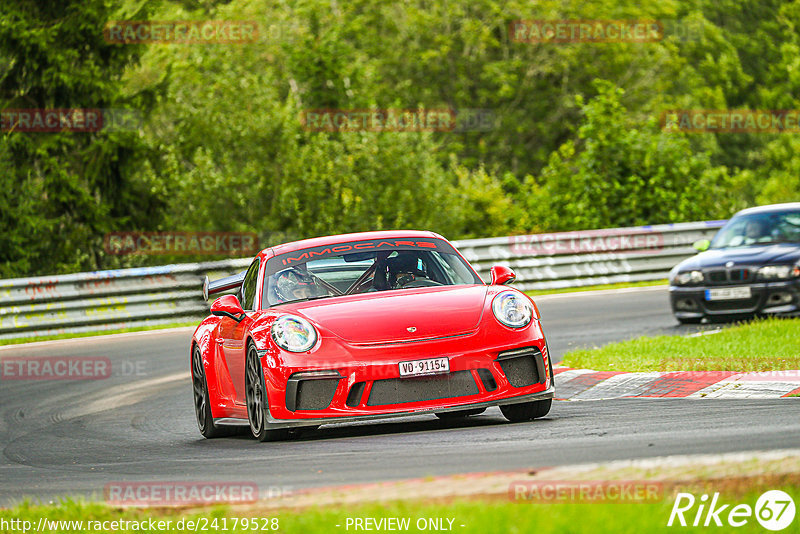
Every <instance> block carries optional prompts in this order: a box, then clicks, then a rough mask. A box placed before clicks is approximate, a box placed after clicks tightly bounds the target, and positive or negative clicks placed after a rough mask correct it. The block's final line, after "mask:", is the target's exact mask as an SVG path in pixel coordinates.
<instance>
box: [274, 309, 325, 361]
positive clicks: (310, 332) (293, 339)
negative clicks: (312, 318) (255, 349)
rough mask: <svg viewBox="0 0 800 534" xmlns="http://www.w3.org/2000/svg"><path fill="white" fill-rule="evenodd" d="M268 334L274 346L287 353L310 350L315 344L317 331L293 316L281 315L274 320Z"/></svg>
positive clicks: (301, 319)
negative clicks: (270, 335)
mask: <svg viewBox="0 0 800 534" xmlns="http://www.w3.org/2000/svg"><path fill="white" fill-rule="evenodd" d="M270 333H271V334H272V340H273V341H274V342H275V344H276V345H278V346H279V347H280V348H282V349H283V350H288V351H289V352H305V351H307V350H311V347H313V346H314V344H315V343H316V342H317V331H316V329H314V327H313V326H312V325H311V323H309V322H308V321H306V320H305V319H303V318H302V317H296V316H294V315H282V316H280V317H278V318H277V319H275V322H274V323H272V328H271V330H270Z"/></svg>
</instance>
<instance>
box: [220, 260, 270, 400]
mask: <svg viewBox="0 0 800 534" xmlns="http://www.w3.org/2000/svg"><path fill="white" fill-rule="evenodd" d="M259 264H260V261H259V259H258V258H256V259H255V260H254V261H253V263H252V264H250V268H249V269H247V274H245V277H244V281H243V282H242V287H241V289H240V290H239V294H238V297H239V302H240V303H241V305H242V309H243V310H244V311H245V318H244V319H243V320H241V321H239V322H236V321H235V320H233V319H231V318H230V317H223V318H222V321H220V329H219V332H220V338H221V341H222V352H223V355H224V357H225V363H226V364H227V366H228V373H229V374H230V377H231V381H232V382H233V388H234V390H235V395H236V397H235V399H234V401H235V402H236V403H237V404H242V405H243V404H245V387H244V376H245V357H246V354H247V347H246V346H245V336H246V335H247V331H248V329H249V327H250V323H251V321H252V319H251V316H252V312H253V311H254V310H253V306H254V303H255V294H256V285H257V284H256V282H257V279H258V268H259Z"/></svg>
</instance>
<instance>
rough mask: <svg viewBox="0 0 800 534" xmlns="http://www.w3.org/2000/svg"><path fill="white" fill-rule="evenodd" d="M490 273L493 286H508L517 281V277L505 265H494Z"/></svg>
mask: <svg viewBox="0 0 800 534" xmlns="http://www.w3.org/2000/svg"><path fill="white" fill-rule="evenodd" d="M491 272H492V285H493V286H502V285H504V284H510V283H511V282H513V281H514V280H516V279H517V275H516V274H514V271H513V270H512V269H511V267H506V266H505V265H495V266H494V267H492V271H491Z"/></svg>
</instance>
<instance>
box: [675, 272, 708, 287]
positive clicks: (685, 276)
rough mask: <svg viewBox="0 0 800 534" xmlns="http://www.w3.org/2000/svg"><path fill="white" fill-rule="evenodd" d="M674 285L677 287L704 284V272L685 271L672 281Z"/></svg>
mask: <svg viewBox="0 0 800 534" xmlns="http://www.w3.org/2000/svg"><path fill="white" fill-rule="evenodd" d="M672 283H673V284H675V285H676V286H685V285H687V284H702V283H703V272H702V271H683V272H682V273H678V274H676V275H675V277H674V278H673V279H672Z"/></svg>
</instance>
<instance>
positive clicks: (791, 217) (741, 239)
mask: <svg viewBox="0 0 800 534" xmlns="http://www.w3.org/2000/svg"><path fill="white" fill-rule="evenodd" d="M775 243H800V211H783V212H765V213H752V214H747V215H740V216H738V217H734V218H733V219H731V220H730V221H728V223H727V224H726V225H725V226H724V227H722V229H721V230H720V231H719V232H718V233H717V235H716V236H715V237H714V239H713V241H711V248H728V247H747V246H752V245H770V244H775Z"/></svg>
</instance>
